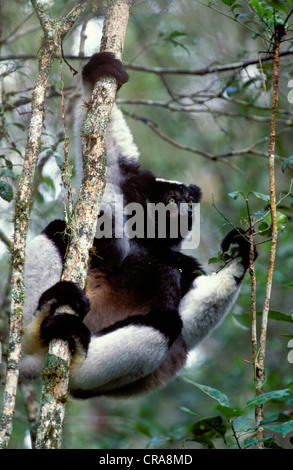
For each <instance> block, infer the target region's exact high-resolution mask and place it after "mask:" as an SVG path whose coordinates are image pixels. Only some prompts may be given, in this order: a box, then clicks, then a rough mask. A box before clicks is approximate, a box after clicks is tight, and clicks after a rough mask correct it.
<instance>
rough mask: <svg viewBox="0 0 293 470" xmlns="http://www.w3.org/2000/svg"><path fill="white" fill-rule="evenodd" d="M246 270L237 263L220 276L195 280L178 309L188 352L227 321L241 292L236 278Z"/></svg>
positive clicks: (234, 262) (230, 265)
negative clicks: (225, 318)
mask: <svg viewBox="0 0 293 470" xmlns="http://www.w3.org/2000/svg"><path fill="white" fill-rule="evenodd" d="M243 270H244V268H243V266H242V265H241V264H240V263H237V261H236V260H234V261H232V262H231V263H229V264H228V265H227V266H226V267H225V268H223V269H222V270H221V271H220V272H219V273H217V274H211V275H209V276H204V275H202V276H199V277H197V278H196V279H195V280H194V282H193V286H192V288H191V289H190V290H189V292H188V293H187V294H186V295H185V297H184V298H183V299H182V301H181V304H180V309H179V311H180V316H181V318H182V321H183V329H182V334H183V337H184V340H185V342H186V344H187V347H188V349H192V348H193V347H195V346H196V345H197V344H198V343H199V342H200V341H201V340H203V339H204V338H205V336H207V335H208V334H209V333H210V332H211V331H212V330H213V329H214V328H215V327H216V326H217V325H218V324H219V323H220V322H221V321H222V320H223V319H224V317H225V315H226V314H227V313H228V311H229V310H230V308H231V307H232V305H233V304H234V302H235V301H236V299H237V296H238V293H239V289H240V286H238V285H237V283H236V281H235V277H234V276H237V277H240V276H241V275H242V274H243Z"/></svg>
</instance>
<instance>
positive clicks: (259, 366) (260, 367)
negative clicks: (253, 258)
mask: <svg viewBox="0 0 293 470" xmlns="http://www.w3.org/2000/svg"><path fill="white" fill-rule="evenodd" d="M281 39H282V37H278V36H276V43H275V47H274V61H273V100H272V108H271V124H270V140H269V161H268V166H269V184H270V209H271V218H272V240H271V249H270V257H269V266H268V274H267V282H266V291H265V299H264V305H263V311H262V321H261V332H260V349H259V354H258V357H256V358H255V360H256V362H255V381H256V387H255V388H256V395H261V394H262V393H263V384H264V382H265V354H266V335H267V324H268V313H269V308H270V300H271V291H272V282H273V274H274V265H275V258H276V250H277V238H278V227H277V207H276V188H275V144H276V118H277V111H278V97H279V89H278V88H279V53H280V42H281ZM255 417H256V424H257V425H258V426H259V425H260V423H261V421H262V420H263V405H256V407H255ZM261 439H263V429H262V427H259V429H258V432H257V440H261ZM257 447H262V443H260V444H258V445H257Z"/></svg>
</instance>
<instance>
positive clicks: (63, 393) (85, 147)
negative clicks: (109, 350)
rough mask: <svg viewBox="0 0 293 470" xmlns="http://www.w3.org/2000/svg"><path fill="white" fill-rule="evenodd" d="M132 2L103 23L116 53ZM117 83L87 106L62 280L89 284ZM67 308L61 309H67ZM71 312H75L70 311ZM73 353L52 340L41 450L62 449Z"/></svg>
mask: <svg viewBox="0 0 293 470" xmlns="http://www.w3.org/2000/svg"><path fill="white" fill-rule="evenodd" d="M130 7H131V0H109V2H108V7H107V14H106V19H105V22H104V27H103V38H102V46H101V50H102V51H104V50H107V51H111V52H114V53H115V55H116V57H118V58H121V56H122V51H123V45H124V39H125V33H126V27H127V22H128V18H129V13H130ZM116 91H117V83H116V80H115V79H114V78H110V77H105V78H104V79H102V80H100V81H99V82H98V83H97V85H96V87H95V89H94V91H93V95H92V99H91V102H90V103H89V106H88V113H87V116H86V119H85V123H84V129H83V142H82V156H83V167H84V174H83V179H82V185H81V189H80V193H79V197H78V201H77V203H76V206H75V209H74V213H75V221H74V223H73V221H72V224H71V227H72V231H71V232H72V234H73V236H72V239H71V243H70V247H69V251H68V255H67V258H66V262H65V266H64V271H63V274H62V279H63V280H67V281H69V280H70V281H74V282H75V283H77V284H78V285H79V286H80V287H82V288H84V287H85V283H86V277H87V268H88V260H89V249H90V248H91V247H92V244H93V239H94V234H95V231H96V225H97V217H98V213H99V207H100V203H101V200H102V196H103V191H104V187H105V184H106V173H107V171H106V154H105V144H106V142H105V134H106V128H107V124H108V122H109V118H110V113H111V109H112V106H113V103H114V101H115V97H116ZM65 310H66V312H67V308H66V309H64V308H62V311H63V312H64V311H65ZM68 313H71V312H68ZM70 361H71V355H70V351H69V348H68V344H67V342H66V341H62V340H54V341H52V342H51V343H50V346H49V353H48V358H47V364H46V370H45V380H44V385H43V392H42V404H41V411H40V420H39V426H38V433H37V442H36V447H37V448H59V447H60V444H61V437H62V427H63V420H64V416H65V400H66V397H67V390H68V380H69V367H70Z"/></svg>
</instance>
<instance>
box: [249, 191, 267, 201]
mask: <svg viewBox="0 0 293 470" xmlns="http://www.w3.org/2000/svg"><path fill="white" fill-rule="evenodd" d="M249 194H254V195H255V197H257V198H258V199H262V200H263V201H265V202H269V201H270V196H269V194H263V193H259V192H257V191H251V192H250V193H249Z"/></svg>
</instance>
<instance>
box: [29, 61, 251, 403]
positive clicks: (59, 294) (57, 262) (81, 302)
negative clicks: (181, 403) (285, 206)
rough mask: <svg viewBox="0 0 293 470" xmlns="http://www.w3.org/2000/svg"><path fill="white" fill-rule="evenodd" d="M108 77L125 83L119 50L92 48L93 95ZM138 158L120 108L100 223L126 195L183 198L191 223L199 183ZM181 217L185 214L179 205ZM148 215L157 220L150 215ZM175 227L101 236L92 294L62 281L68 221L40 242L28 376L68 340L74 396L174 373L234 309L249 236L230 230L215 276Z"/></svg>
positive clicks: (33, 257) (119, 390) (142, 199)
mask: <svg viewBox="0 0 293 470" xmlns="http://www.w3.org/2000/svg"><path fill="white" fill-rule="evenodd" d="M104 75H110V76H114V77H115V78H116V79H117V82H118V86H121V85H122V84H123V83H124V82H125V81H126V80H127V74H126V73H125V72H124V70H123V68H122V64H121V62H120V61H118V60H116V59H115V58H114V56H113V55H112V54H110V53H100V54H95V55H94V56H93V57H92V58H91V60H90V61H89V62H88V63H87V65H86V66H85V67H84V68H83V73H82V76H83V86H84V91H85V97H86V98H87V97H89V96H90V93H91V91H92V89H93V86H94V84H95V82H96V80H98V79H99V78H100V77H101V76H104ZM138 156H139V154H138V151H137V148H136V146H135V144H134V143H133V140H132V135H131V133H130V130H129V129H128V127H127V125H126V122H125V120H124V117H123V116H122V114H121V112H120V111H119V110H118V108H117V107H116V106H115V107H114V108H113V111H112V115H111V121H110V123H109V127H108V131H107V157H108V179H107V185H106V190H105V195H104V199H103V205H102V211H101V214H100V217H101V219H102V217H105V214H106V215H107V207H109V205H110V207H112V208H113V207H114V206H115V204H116V202H115V201H116V198H117V196H123V201H124V207H125V204H129V203H133V202H135V203H139V204H141V205H142V206H143V207H144V208H146V207H147V205H148V203H158V202H163V203H164V204H168V205H172V204H173V205H174V207H176V208H177V207H179V205H180V203H184V204H183V205H184V206H185V207H187V208H188V214H189V215H188V221H189V227H188V228H189V229H190V228H191V223H192V204H193V203H198V202H199V201H200V199H201V190H200V188H199V187H197V186H195V185H190V186H186V185H184V184H183V183H179V182H174V181H166V180H161V179H156V178H155V176H154V175H153V174H152V173H151V172H150V171H148V170H143V169H141V168H140V165H139V163H138ZM180 207H181V206H180ZM146 213H147V212H146ZM185 215H186V214H185ZM109 217H112V214H110V215H109ZM169 217H172V211H171V212H170V214H169ZM176 217H178V218H179V219H180V218H181V212H180V210H178V211H177V212H176ZM146 219H148V220H147V222H148V223H153V224H154V226H155V227H156V226H157V225H156V224H157V222H156V221H155V220H152V219H151V217H150V216H148V215H147V216H146ZM114 222H115V221H114ZM195 222H197V223H198V222H199V221H195ZM168 227H169V226H168V224H167V233H166V237H165V238H160V237H159V236H158V233H157V232H155V233H156V235H155V237H154V238H146V237H142V238H139V237H133V238H130V237H128V236H126V234H123V236H120V237H115V236H113V237H112V238H105V237H104V238H103V237H102V238H101V237H100V236H99V234H97V238H95V241H94V247H93V250H92V256H91V262H90V267H89V272H88V279H87V287H86V293H85V294H84V293H83V292H82V291H81V290H80V289H79V288H78V287H77V286H76V285H74V284H73V283H70V282H60V276H61V272H62V266H63V260H64V256H65V252H66V248H67V244H68V241H69V237H70V235H68V234H67V235H65V233H66V232H65V223H64V222H63V221H60V220H55V221H53V222H52V223H50V224H49V225H48V227H46V228H45V229H44V231H43V232H42V233H41V234H40V235H38V236H37V237H36V238H34V239H33V241H32V242H31V243H30V245H29V247H28V250H27V259H26V267H25V285H26V302H25V326H26V334H25V338H24V349H25V351H26V353H27V355H26V357H25V358H24V359H23V363H22V372H23V373H24V374H25V375H27V376H32V377H33V376H36V374H37V373H38V372H39V371H40V370H41V369H42V368H43V365H44V359H45V355H46V348H47V345H48V343H49V342H50V340H51V339H52V338H63V339H66V340H68V341H69V345H70V348H71V350H72V353H73V362H72V366H71V379H70V390H71V394H72V395H73V396H75V397H79V398H87V397H92V396H97V395H109V396H127V395H131V394H136V393H139V392H142V391H146V390H150V389H152V388H154V387H157V386H161V385H163V384H165V383H166V382H168V381H169V380H170V379H171V378H172V377H174V375H175V374H176V373H177V372H178V371H179V370H180V369H181V368H182V367H183V366H184V364H185V361H186V358H187V354H188V351H190V350H191V349H192V348H194V347H195V346H196V345H197V344H198V343H199V342H200V341H201V340H202V339H203V338H205V337H206V336H207V335H208V334H209V333H210V332H211V330H212V329H213V328H214V327H215V326H217V325H218V324H219V322H220V321H221V320H222V319H223V318H224V316H225V315H226V313H227V312H228V310H229V309H230V307H231V306H232V305H233V303H234V301H235V299H236V297H237V295H238V292H239V288H240V283H241V281H242V279H243V277H244V274H245V271H246V269H247V267H248V255H249V242H248V240H247V239H246V238H245V237H244V236H243V231H241V230H240V231H239V232H238V231H236V230H233V231H231V232H229V233H228V235H227V236H226V237H225V239H224V241H223V243H222V249H223V251H227V250H228V249H229V247H230V245H231V244H236V245H237V246H238V256H237V257H235V258H234V259H232V260H231V261H230V262H229V263H228V264H226V266H225V267H224V268H223V269H222V270H221V271H219V272H218V273H216V274H211V275H206V274H205V273H204V272H203V269H202V267H201V266H200V265H199V263H198V262H197V260H196V259H194V258H192V257H190V256H186V255H184V254H182V253H180V251H179V248H180V244H181V242H182V236H181V235H180V234H179V235H178V236H177V237H176V238H172V237H170V233H169V232H168V230H169V228H168ZM200 271H201V273H200ZM66 305H69V306H70V307H71V308H72V309H73V310H74V311H75V312H76V314H77V315H69V314H66V313H61V314H60V313H59V314H57V315H54V312H55V310H56V308H57V307H60V306H66ZM64 311H66V307H64Z"/></svg>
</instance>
